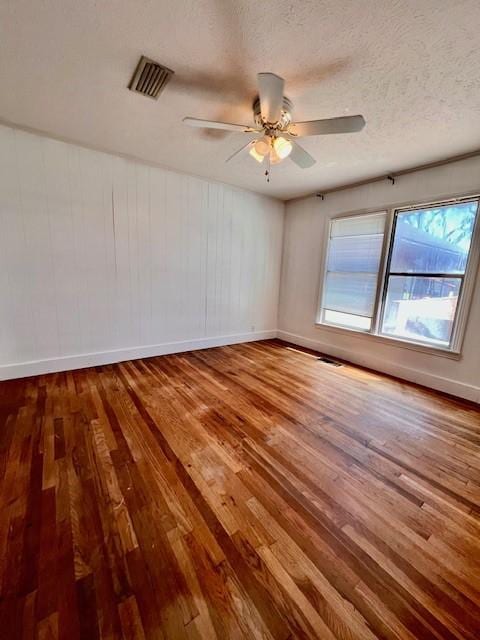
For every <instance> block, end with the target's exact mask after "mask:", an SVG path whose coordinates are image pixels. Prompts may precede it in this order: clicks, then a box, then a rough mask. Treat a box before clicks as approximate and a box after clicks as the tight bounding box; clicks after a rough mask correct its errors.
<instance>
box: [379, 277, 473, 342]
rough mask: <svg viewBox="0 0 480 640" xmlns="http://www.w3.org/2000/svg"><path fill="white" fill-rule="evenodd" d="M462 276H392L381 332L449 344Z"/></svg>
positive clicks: (421, 340)
mask: <svg viewBox="0 0 480 640" xmlns="http://www.w3.org/2000/svg"><path fill="white" fill-rule="evenodd" d="M460 286H461V278H429V277H419V276H390V278H389V279H388V288H387V297H386V301H385V311H384V316H383V323H382V333H386V334H389V335H393V336H398V337H400V338H406V339H410V340H414V341H420V342H426V343H429V344H432V345H437V346H448V345H449V343H450V339H451V336H452V329H453V321H454V318H455V311H456V308H457V302H458V296H459V293H460Z"/></svg>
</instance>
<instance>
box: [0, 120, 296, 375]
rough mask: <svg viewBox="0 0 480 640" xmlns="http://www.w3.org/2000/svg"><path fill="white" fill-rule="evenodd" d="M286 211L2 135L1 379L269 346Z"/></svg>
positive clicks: (82, 152)
mask: <svg viewBox="0 0 480 640" xmlns="http://www.w3.org/2000/svg"><path fill="white" fill-rule="evenodd" d="M283 219H284V205H283V203H281V202H279V201H276V200H273V199H269V198H266V197H264V196H259V195H256V194H253V193H249V192H246V191H242V190H239V189H235V188H229V187H227V186H225V185H221V184H218V183H213V182H208V181H206V180H201V179H197V178H193V177H190V176H186V175H181V174H178V173H175V172H171V171H167V170H163V169H159V168H156V167H150V166H146V165H143V164H140V163H135V162H133V161H128V160H125V159H123V158H119V157H115V156H111V155H107V154H104V153H98V152H95V151H91V150H87V149H84V148H80V147H77V146H74V145H69V144H65V143H63V142H58V141H54V140H51V139H49V138H45V137H41V136H36V135H32V134H29V133H25V132H22V131H19V130H14V129H10V128H6V127H0V379H6V378H12V377H18V376H23V375H30V374H36V373H42V372H46V371H54V370H64V369H68V368H74V367H81V366H88V365H90V364H97V363H107V362H115V361H119V360H122V359H126V358H134V357H139V356H146V355H155V354H161V353H169V352H176V351H182V350H187V349H192V348H197V347H203V346H211V345H217V344H229V343H233V342H238V341H245V340H251V339H261V338H265V337H273V336H274V335H275V332H276V328H277V308H278V292H279V282H280V264H281V252H282V233H283Z"/></svg>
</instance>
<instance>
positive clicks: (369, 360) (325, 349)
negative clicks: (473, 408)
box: [277, 330, 480, 403]
mask: <svg viewBox="0 0 480 640" xmlns="http://www.w3.org/2000/svg"><path fill="white" fill-rule="evenodd" d="M277 337H278V338H280V339H281V340H285V342H291V343H293V344H296V345H299V346H301V347H306V348H308V349H313V350H314V351H319V352H320V353H325V354H326V355H329V356H332V357H334V358H340V359H341V360H346V361H347V362H352V363H353V364H358V365H361V366H364V367H368V368H369V369H374V370H375V371H379V372H381V373H387V374H389V375H392V376H395V377H397V378H403V379H404V380H408V381H410V382H415V383H416V384H421V385H423V386H425V387H429V388H430V389H436V390H437V391H443V392H444V393H449V394H451V395H453V396H458V397H459V398H465V399H466V400H471V401H472V402H479V403H480V387H477V386H475V385H472V384H467V383H465V382H458V381H457V380H452V379H451V378H444V377H442V376H437V375H434V374H432V373H427V372H426V371H419V370H417V369H410V368H409V367H405V366H402V365H399V364H397V363H393V362H388V361H385V360H384V359H380V358H375V356H371V355H369V356H368V357H363V356H358V355H356V354H355V353H354V352H352V351H350V350H348V349H342V348H341V347H336V346H334V345H331V344H328V343H326V342H321V341H319V340H312V339H310V338H305V337H304V336H299V335H297V334H295V333H289V332H288V331H281V330H279V331H277Z"/></svg>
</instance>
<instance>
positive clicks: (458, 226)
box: [319, 198, 478, 350]
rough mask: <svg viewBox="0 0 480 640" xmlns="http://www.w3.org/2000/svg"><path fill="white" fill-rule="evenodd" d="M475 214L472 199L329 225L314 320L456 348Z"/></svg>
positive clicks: (399, 210)
mask: <svg viewBox="0 0 480 640" xmlns="http://www.w3.org/2000/svg"><path fill="white" fill-rule="evenodd" d="M477 209H478V198H474V199H472V198H470V199H464V200H458V201H455V202H446V203H439V204H435V205H428V206H422V207H420V206H419V207H416V208H413V207H412V208H408V209H407V208H405V209H398V210H396V211H393V212H390V213H387V212H382V213H375V214H366V215H357V216H352V217H345V218H338V219H336V220H332V222H331V223H330V235H329V242H328V251H327V260H326V268H325V278H324V283H323V295H322V303H321V308H320V317H319V321H320V322H321V323H323V324H328V325H336V326H341V327H344V328H349V329H353V330H357V331H358V330H360V331H364V332H367V333H373V334H377V335H382V336H385V337H390V338H393V339H397V340H403V341H407V342H413V343H420V344H423V345H429V346H431V347H434V348H435V347H436V348H439V349H444V350H455V349H458V346H459V340H460V336H459V331H458V327H457V324H458V317H459V314H460V310H461V308H462V305H463V306H464V300H463V297H464V291H465V281H466V279H468V278H469V271H471V278H473V277H474V273H473V271H474V269H473V268H472V269H469V266H470V260H469V258H470V253H471V246H472V240H473V237H474V227H475V221H476V217H477ZM389 216H390V218H391V220H390V222H391V224H388V222H389V220H388V218H389ZM386 228H391V232H390V236H389V237H388V238H386V240H388V242H385V234H386ZM383 264H385V265H386V266H385V268H384V269H383V268H382V265H383ZM383 271H384V272H385V273H384V274H383ZM382 276H383V277H382ZM464 315H465V314H464Z"/></svg>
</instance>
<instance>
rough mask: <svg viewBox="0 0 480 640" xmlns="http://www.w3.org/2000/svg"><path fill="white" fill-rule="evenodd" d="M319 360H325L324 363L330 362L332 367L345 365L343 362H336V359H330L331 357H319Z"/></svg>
mask: <svg viewBox="0 0 480 640" xmlns="http://www.w3.org/2000/svg"><path fill="white" fill-rule="evenodd" d="M317 360H320V362H323V364H329V365H330V366H331V367H341V366H343V365H342V363H341V362H336V361H335V360H330V358H323V357H322V358H317Z"/></svg>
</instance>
